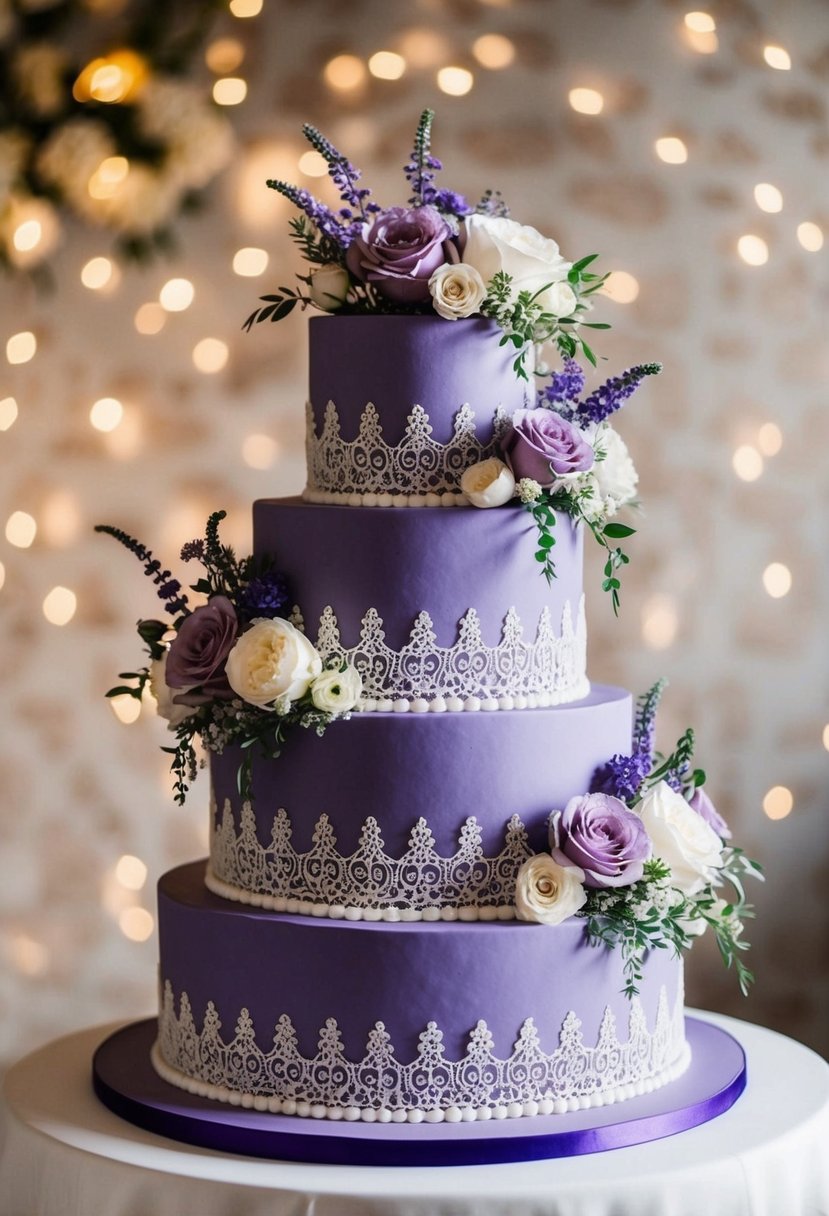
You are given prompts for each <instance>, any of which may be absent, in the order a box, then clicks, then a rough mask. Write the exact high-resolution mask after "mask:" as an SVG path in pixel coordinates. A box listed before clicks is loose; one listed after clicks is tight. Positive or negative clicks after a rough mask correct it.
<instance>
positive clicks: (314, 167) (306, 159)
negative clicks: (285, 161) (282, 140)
mask: <svg viewBox="0 0 829 1216" xmlns="http://www.w3.org/2000/svg"><path fill="white" fill-rule="evenodd" d="M297 167H298V168H299V171H300V173H304V174H305V176H306V177H325V175H326V173H327V172H328V163H327V161H326V159H325V157H324V156H323V155H322V154H321V153H320V152H315V151H314V149H313V148H309V149H308V151H307V152H303V153H302V156H300V158H299V161H298V162H297Z"/></svg>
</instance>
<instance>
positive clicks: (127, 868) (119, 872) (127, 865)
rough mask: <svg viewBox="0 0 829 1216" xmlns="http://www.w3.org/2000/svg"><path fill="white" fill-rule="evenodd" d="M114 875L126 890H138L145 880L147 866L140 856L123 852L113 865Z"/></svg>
mask: <svg viewBox="0 0 829 1216" xmlns="http://www.w3.org/2000/svg"><path fill="white" fill-rule="evenodd" d="M115 877H116V878H117V880H118V882H120V884H121V886H122V887H126V888H127V890H128V891H140V890H141V888H142V887H143V886H144V884H145V883H146V881H147V867H146V866H145V864H144V862H143V861H142V860H141V858H140V857H134V856H133V855H132V853H124V855H123V856H122V857H119V859H118V863H117V865H116V866H115Z"/></svg>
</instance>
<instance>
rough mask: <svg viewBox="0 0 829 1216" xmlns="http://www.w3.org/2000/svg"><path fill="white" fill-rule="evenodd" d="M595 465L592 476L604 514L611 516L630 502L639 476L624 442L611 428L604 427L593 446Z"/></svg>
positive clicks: (634, 493) (634, 494) (633, 496)
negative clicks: (602, 503)
mask: <svg viewBox="0 0 829 1216" xmlns="http://www.w3.org/2000/svg"><path fill="white" fill-rule="evenodd" d="M594 449H595V452H596V462H595V464H594V465H593V476H594V478H595V479H596V486H597V489H598V492H599V494H600V495H601V497H602V499H603V501H604V507H605V514H606V515H608V516H610V515H615V514H616V512H617V511H618V509H619V507H623V506H625V504H626V503H629V502H633V500H634V498H635V497H636V487H637V486H638V484H639V476H638V474H637V472H636V469H635V468H634V465H633V461H632V460H631V458H630V453H629V452H628V450H627V445H626V444H625V441H624V439H622V436H621V435H620V434H619V433H618V431H614V430H613V428H612V427H611V426H604V427H602V428H601V430H600V431H599V432H598V434H597V435H596V439H595V442H594Z"/></svg>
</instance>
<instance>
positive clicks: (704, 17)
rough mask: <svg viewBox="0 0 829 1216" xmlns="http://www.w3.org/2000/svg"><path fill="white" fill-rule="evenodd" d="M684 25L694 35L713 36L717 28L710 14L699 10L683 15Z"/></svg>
mask: <svg viewBox="0 0 829 1216" xmlns="http://www.w3.org/2000/svg"><path fill="white" fill-rule="evenodd" d="M685 25H686V26H687V28H688V29H689V30H693V31H694V33H695V34H713V33H714V31H715V30H716V28H717V23H716V21H715V20H714V18H713V17H712V16H711V14H710V13H704V12H700V11H699V10H696V11H695V12H692V13H686V14H685Z"/></svg>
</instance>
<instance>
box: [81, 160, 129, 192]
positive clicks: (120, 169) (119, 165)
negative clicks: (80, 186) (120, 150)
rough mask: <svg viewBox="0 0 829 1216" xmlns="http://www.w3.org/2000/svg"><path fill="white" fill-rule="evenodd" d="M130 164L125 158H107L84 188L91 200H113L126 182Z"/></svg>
mask: <svg viewBox="0 0 829 1216" xmlns="http://www.w3.org/2000/svg"><path fill="white" fill-rule="evenodd" d="M129 171H130V162H129V161H128V160H127V158H126V156H108V157H107V158H106V160H102V161H101V163H100V165H98V168H97V169H96V170H95V172H94V173H93V174H92V176H91V177H90V179H89V181H88V182H87V184H86V188H87V190H88V191H89V194H90V196H91V197H92V198H113V197H114V196H115V195H116V194H117V193H118V191H119V190H120V188H121V186H122V185H123V184H124V182H125V181H126V180H127V176H128V175H129Z"/></svg>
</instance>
